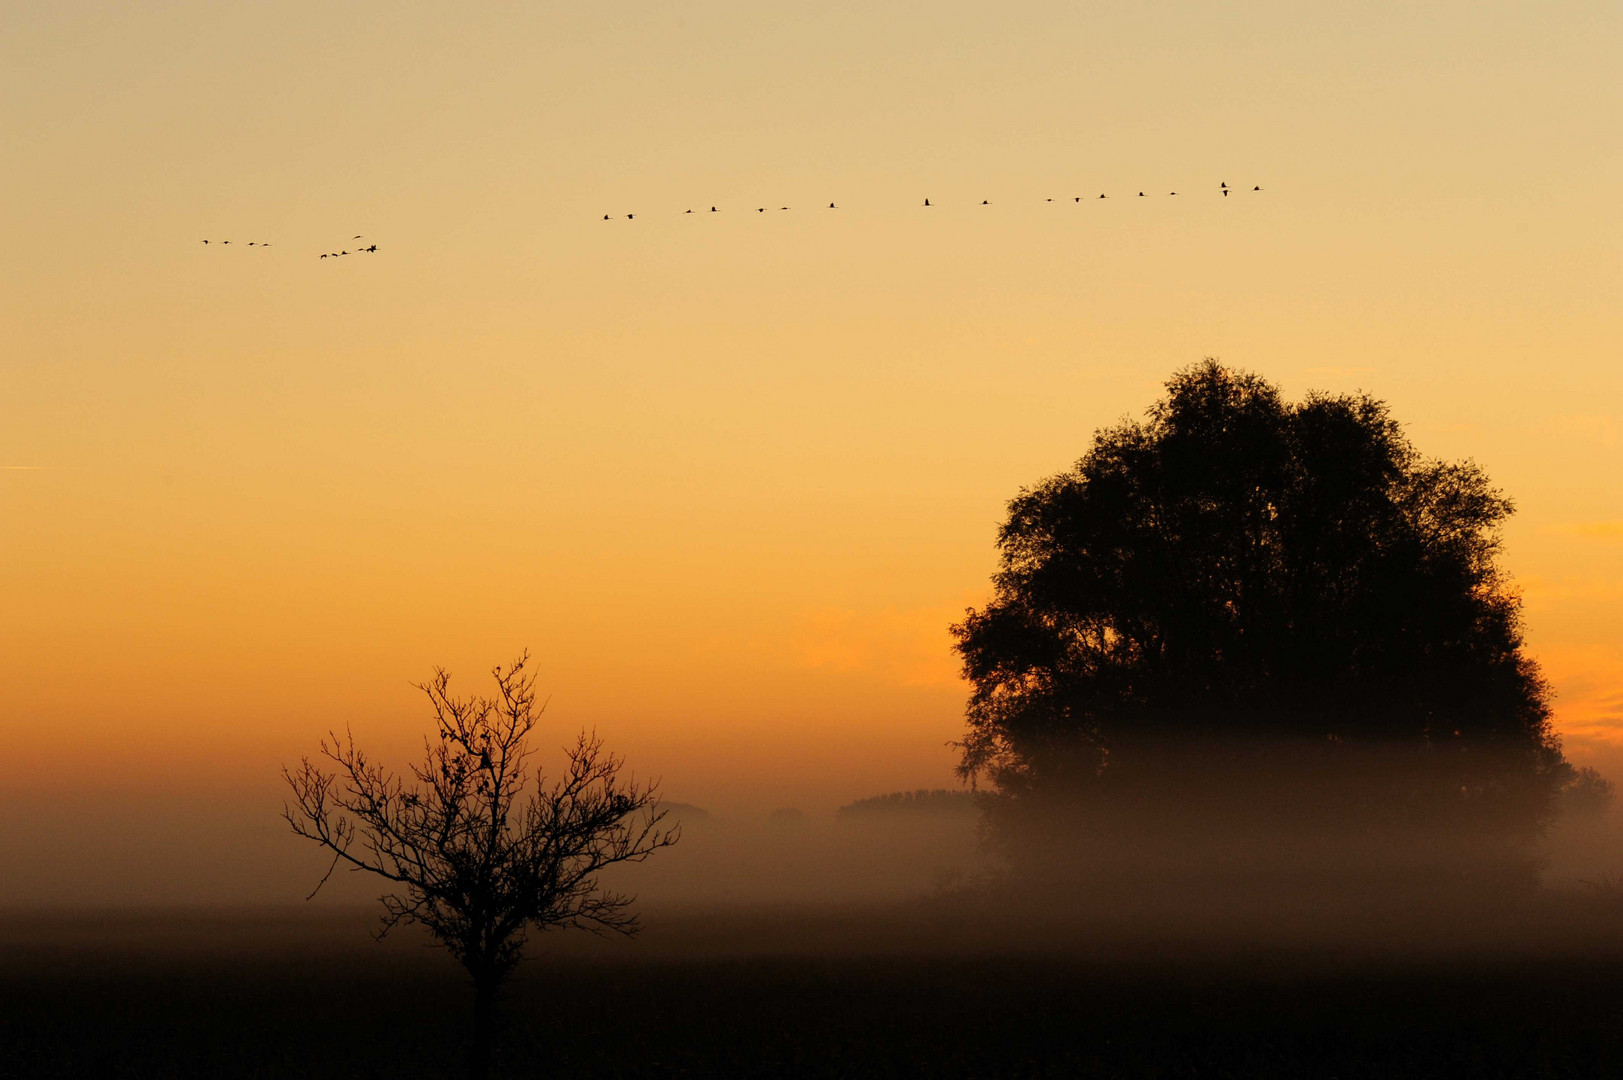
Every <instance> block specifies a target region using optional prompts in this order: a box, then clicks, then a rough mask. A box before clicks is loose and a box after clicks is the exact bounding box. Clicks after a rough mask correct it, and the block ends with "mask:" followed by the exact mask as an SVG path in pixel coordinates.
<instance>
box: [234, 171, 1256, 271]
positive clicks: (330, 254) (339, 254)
mask: <svg viewBox="0 0 1623 1080" xmlns="http://www.w3.org/2000/svg"><path fill="white" fill-rule="evenodd" d="M1217 190H1218V191H1220V192H1222V193H1223V197H1224V198H1228V196H1229V194H1230V193H1231V192H1234V191H1237V190H1239V189H1238V188H1231V187H1229V186H1228V182H1227V181H1224V182H1222V183H1219V184H1218V185H1217ZM1251 190H1252V191H1261V190H1262V185H1261V184H1257V185H1254V186H1253V187H1252V188H1251ZM1167 194H1168V195H1176V194H1178V193H1177V192H1176V191H1169V192H1167ZM1145 197H1146V196H1145V193H1144V192H1142V191H1140V192H1139V193H1138V198H1140V199H1142V198H1145ZM1099 198H1101V199H1108V198H1110V196H1109V195H1107V194H1105V193H1104V192H1102V191H1101V192H1100V193H1099ZM1044 201H1046V202H1055V201H1056V200H1054V199H1047V200H1044ZM1057 201H1059V202H1064V201H1065V200H1064V199H1059V200H1057ZM1071 201H1072V202H1078V203H1079V202H1081V201H1082V196H1080V195H1073V196H1072V197H1071ZM924 205H925V206H934V205H935V204H934V203H932V202H931V201H930V200H929V199H925V200H924ZM980 205H982V206H991V205H992V200H991V199H982V200H981V201H980ZM828 208H829V209H830V210H838V209H839V207H838V206H836V205H835V204H834V203H829V204H828ZM778 209H779V210H788V209H791V208H790V207H787V206H780V207H778ZM766 211H767V208H766V207H764V206H757V207H756V208H755V212H756V213H757V214H764V213H766ZM683 213H686V214H691V213H693V211H692V210H685V211H683ZM710 213H712V214H716V213H720V208H719V207H715V206H712V207H711V208H710ZM625 217H626V220H627V221H633V220H635V219H636V217H637V215H636V214H627V215H625ZM603 220H604V221H613V220H614V215H613V214H604V215H603ZM350 239H351V240H352V241H353V240H364V239H366V237H365V236H364V235H360V234H357V235H355V236H352V237H350ZM203 243H205V244H219V245H221V246H224V245H226V244H229V243H231V241H229V240H204V241H203ZM246 246H248V247H261V248H268V247H270V245H269V244H268V243H265V242H263V241H259V240H250V241H248V243H247V245H246ZM377 250H378V246H377V245H376V244H367V245H366V246H364V247H357V248H356V249H355V250H354V251H350V250H349V249H348V248H344V249H342V250H339V251H324V252H322V253H321V255H320V256H319V257H320V258H323V259H340V258H343V257H344V256H345V255H360V254H363V253H364V254H367V255H371V254H374V253H375V252H376V251H377Z"/></svg>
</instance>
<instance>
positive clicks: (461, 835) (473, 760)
mask: <svg viewBox="0 0 1623 1080" xmlns="http://www.w3.org/2000/svg"><path fill="white" fill-rule="evenodd" d="M528 659H529V656H528V654H527V653H526V654H525V655H524V656H522V657H520V658H519V660H518V661H517V662H515V663H514V664H512V665H511V666H510V667H508V668H506V669H503V668H501V667H497V668H495V669H494V670H493V672H492V674H493V675H494V677H495V680H496V686H497V690H498V696H497V697H496V698H487V697H468V698H457V697H453V696H452V695H451V693H450V680H451V677H450V675H449V674H447V673H446V672H445V671H444V670H443V669H441V670H436V672H435V676H434V679H433V680H432V681H431V682H429V683H427V684H426V685H421V686H419V689H421V690H422V691H423V692H424V693H425V694H426V695H427V696H428V699H429V702H430V703H431V705H432V706H433V709H434V716H435V720H436V722H437V724H436V734H435V737H434V738H433V739H432V740H429V739H425V740H424V745H425V749H426V755H425V758H424V760H423V763H422V764H420V765H415V766H413V767H412V768H411V777H412V779H410V780H407V779H405V778H403V777H401V776H399V775H397V774H395V773H392V772H389V771H388V770H386V769H384V768H382V767H381V766H379V765H377V764H375V763H373V762H372V761H371V760H370V759H368V758H367V756H366V754H365V753H364V752H363V751H361V750H360V749H358V748H357V747H356V745H355V740H354V737H353V735H349V734H346V736H345V737H344V738H343V739H339V738H338V736H337V735H336V734H329V736H328V737H327V738H325V739H323V740H322V743H321V756H322V757H324V758H326V759H328V760H329V761H331V762H333V763H334V764H335V765H336V766H337V768H336V769H335V770H334V771H332V772H328V771H324V770H323V769H322V768H320V767H318V766H317V765H315V764H313V763H312V762H311V761H310V760H309V759H308V758H306V759H304V760H303V761H302V762H301V764H300V767H299V769H298V770H297V771H293V770H289V769H285V768H284V769H283V775H284V776H285V777H286V779H287V782H288V784H289V786H290V787H291V788H292V792H293V803H292V804H291V805H290V806H287V807H285V808H284V811H283V816H284V817H285V818H286V819H287V821H288V823H289V824H290V825H291V826H292V827H293V831H294V832H295V833H297V834H298V835H300V836H303V837H305V838H307V839H310V840H314V841H316V842H317V843H319V844H320V845H321V846H322V847H324V848H326V849H328V850H329V851H331V852H332V854H333V861H332V865H331V866H330V867H329V868H328V870H327V874H326V876H324V877H323V878H322V879H321V882H320V883H318V884H317V886H316V891H317V892H319V891H320V889H321V886H322V885H324V884H326V882H327V880H328V878H330V877H331V876H332V873H333V871H334V870H336V869H337V868H338V867H339V866H344V865H347V866H348V867H349V869H351V870H355V871H364V872H366V873H369V874H375V875H377V876H378V877H381V878H383V879H384V880H386V881H388V882H391V883H392V884H393V885H394V886H395V888H394V890H393V891H391V892H388V893H386V894H385V895H384V896H383V897H382V902H383V907H384V917H383V926H382V929H381V930H380V932H379V936H382V935H383V934H385V933H387V932H388V931H389V930H390V929H392V928H393V927H395V926H397V925H400V924H402V923H417V924H419V925H421V926H423V927H424V928H425V929H426V930H427V931H428V932H429V933H430V934H431V935H432V936H433V937H434V939H435V940H436V941H437V942H439V943H440V944H441V945H443V946H445V947H446V948H447V949H449V950H450V952H451V954H452V955H453V956H455V957H456V959H457V960H458V961H459V962H460V963H461V964H462V965H463V967H465V968H466V969H467V971H468V974H469V975H471V976H472V978H473V983H474V991H475V997H474V1025H473V1034H472V1040H471V1043H470V1051H469V1071H470V1074H471V1075H472V1076H474V1077H482V1076H484V1075H485V1073H486V1072H487V1070H488V1067H489V1057H490V1051H491V1044H492V1041H493V1038H494V1008H495V1001H496V994H497V992H498V990H499V988H500V986H501V983H502V981H503V980H504V979H505V978H506V977H507V976H508V975H509V974H510V973H511V972H512V970H513V968H514V967H515V966H516V965H517V964H518V962H519V959H520V956H521V954H522V951H523V947H524V943H525V938H526V935H527V932H528V931H529V930H530V929H535V930H537V931H543V930H547V929H550V928H553V927H570V926H573V927H581V928H585V929H588V930H592V931H595V932H599V933H602V932H615V933H620V934H627V935H629V934H633V933H635V932H636V930H637V926H638V924H637V919H636V916H635V914H633V913H632V911H631V910H630V905H631V903H632V900H633V898H632V897H629V896H626V895H622V894H620V893H616V892H613V891H610V890H606V889H604V888H602V887H601V886H600V883H599V879H598V874H599V873H600V872H601V871H602V870H604V869H605V868H607V867H609V866H612V865H615V864H618V863H634V862H641V861H642V860H644V859H646V858H647V857H648V856H649V855H651V854H652V853H653V852H654V851H656V850H658V849H660V848H662V847H668V846H669V845H671V844H673V843H675V842H676V841H677V839H678V837H679V835H680V828H679V827H677V826H673V827H670V828H666V827H665V826H664V825H663V820H664V818H665V812H664V811H663V810H661V809H659V808H658V806H657V797H656V786H655V785H652V784H648V785H638V784H637V783H636V782H635V781H634V780H633V781H629V782H622V781H621V779H620V772H621V769H622V767H623V764H624V763H623V761H622V759H620V758H618V757H616V756H614V755H613V754H610V753H607V752H606V751H604V749H603V746H602V743H601V742H600V741H599V740H598V738H597V737H596V736H595V735H587V734H585V733H584V732H583V733H582V734H581V735H579V736H578V737H577V739H576V740H575V743H574V745H573V746H572V747H569V748H567V749H566V750H565V757H566V762H565V765H564V767H563V773H562V776H561V777H560V778H558V779H557V780H555V781H553V782H552V783H550V784H548V783H547V782H546V780H545V777H544V776H543V775H542V774H541V773H540V772H539V771H536V772H535V773H534V774H533V775H532V774H531V772H530V770H529V768H528V762H529V759H530V758H531V756H532V754H533V751H532V749H531V748H530V746H529V743H528V739H529V735H530V733H531V732H532V731H533V730H534V728H535V726H536V723H537V722H538V721H539V719H540V716H541V713H542V712H543V710H544V708H545V706H544V705H543V706H540V707H538V706H537V705H536V700H535V678H534V676H531V675H527V674H526V673H525V665H526V663H527V662H528ZM310 895H311V896H314V895H315V892H312V893H311V894H310Z"/></svg>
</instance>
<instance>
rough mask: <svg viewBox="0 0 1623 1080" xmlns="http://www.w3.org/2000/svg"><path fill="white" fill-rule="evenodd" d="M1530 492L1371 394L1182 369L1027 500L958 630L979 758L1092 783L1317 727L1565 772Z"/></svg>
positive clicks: (1540, 779) (1448, 755)
mask: <svg viewBox="0 0 1623 1080" xmlns="http://www.w3.org/2000/svg"><path fill="white" fill-rule="evenodd" d="M1511 512H1512V506H1511V503H1510V501H1509V500H1508V499H1507V498H1505V496H1504V495H1503V494H1501V493H1500V492H1499V491H1498V490H1497V489H1495V488H1494V487H1493V486H1492V485H1491V484H1490V483H1489V481H1488V479H1487V477H1486V476H1485V475H1484V474H1483V472H1482V471H1481V469H1479V468H1478V467H1477V466H1476V465H1474V464H1472V463H1471V462H1468V461H1467V462H1442V461H1436V460H1432V459H1429V458H1426V457H1424V456H1422V455H1421V454H1420V453H1419V452H1418V451H1417V450H1416V449H1415V448H1414V446H1412V445H1411V444H1410V442H1409V441H1408V439H1407V438H1406V437H1405V435H1404V433H1403V431H1402V430H1401V428H1400V426H1399V425H1398V423H1397V422H1396V421H1395V420H1394V419H1393V418H1392V416H1391V414H1390V413H1389V411H1388V409H1387V407H1386V406H1385V405H1384V404H1383V403H1381V402H1379V401H1376V400H1374V399H1372V398H1370V397H1368V396H1363V395H1356V396H1346V395H1330V394H1323V393H1314V394H1310V395H1308V396H1307V397H1306V399H1305V400H1303V401H1301V402H1300V403H1295V404H1293V403H1290V402H1287V401H1285V400H1284V399H1283V398H1282V397H1281V395H1280V392H1279V390H1278V389H1277V388H1276V387H1274V386H1273V385H1271V384H1270V383H1268V382H1267V381H1265V380H1264V379H1262V378H1260V377H1258V376H1256V375H1252V374H1248V373H1245V372H1240V371H1234V370H1231V369H1228V368H1225V367H1223V366H1221V365H1220V364H1218V363H1217V362H1216V361H1212V360H1208V361H1206V362H1204V363H1201V364H1199V365H1196V366H1194V367H1191V368H1188V369H1186V370H1184V371H1181V372H1179V373H1177V374H1176V375H1175V376H1174V377H1173V378H1172V379H1171V380H1170V381H1169V382H1168V383H1167V393H1166V397H1165V398H1164V399H1163V400H1161V401H1159V402H1157V403H1156V404H1155V405H1154V406H1153V407H1152V408H1151V409H1150V410H1149V413H1148V415H1147V417H1146V418H1145V419H1144V420H1142V421H1133V420H1127V421H1124V422H1122V423H1120V424H1119V425H1117V426H1115V427H1111V428H1108V429H1105V430H1101V431H1099V432H1097V433H1096V434H1095V436H1094V440H1093V445H1092V447H1091V448H1090V449H1089V450H1088V452H1087V454H1086V455H1085V456H1084V457H1083V458H1082V459H1081V460H1080V461H1079V462H1078V463H1077V464H1076V465H1075V467H1073V468H1072V469H1070V470H1068V471H1066V472H1063V473H1060V474H1059V475H1057V476H1053V477H1050V478H1049V479H1047V480H1045V481H1043V482H1042V483H1040V484H1038V485H1037V486H1035V487H1033V488H1030V489H1027V490H1024V491H1022V492H1021V493H1020V494H1019V495H1018V496H1017V497H1016V498H1015V499H1013V500H1012V501H1011V502H1010V504H1009V516H1008V520H1007V521H1006V522H1005V523H1004V524H1003V526H1002V527H1001V529H1000V531H999V533H998V547H999V550H1000V553H1001V565H1000V568H999V570H998V571H997V573H996V575H995V576H994V578H993V584H994V595H993V597H992V599H991V600H990V602H988V603H987V604H986V605H985V606H984V607H982V608H980V609H979V610H970V611H969V612H967V614H966V617H965V619H964V621H963V622H962V623H961V624H958V625H957V626H954V627H953V632H954V634H955V636H956V637H957V649H958V651H959V653H960V655H961V657H962V659H963V666H964V672H965V675H966V677H967V678H968V679H969V680H970V681H971V683H972V684H973V692H972V696H971V698H970V701H969V705H968V709H967V721H968V724H967V727H968V731H967V734H966V735H965V737H964V739H963V741H962V742H961V743H960V748H961V751H962V757H961V762H960V769H961V771H962V772H963V773H964V774H965V775H966V776H968V777H971V778H980V779H985V780H990V781H992V782H993V783H994V784H996V785H997V786H998V787H999V788H1000V789H1001V790H1002V791H1004V792H1005V793H1013V794H1016V795H1018V794H1019V793H1021V792H1023V791H1025V792H1029V791H1036V790H1040V789H1044V788H1049V789H1053V788H1060V789H1070V790H1078V789H1082V788H1086V787H1088V786H1090V785H1092V786H1098V785H1099V784H1101V783H1104V782H1107V781H1108V780H1109V779H1110V778H1111V777H1112V776H1115V775H1123V774H1131V773H1132V772H1133V770H1134V769H1135V768H1138V767H1140V766H1141V765H1143V763H1144V762H1145V761H1146V760H1148V758H1149V757H1151V756H1153V755H1150V754H1149V753H1147V751H1146V749H1145V748H1146V747H1150V746H1166V745H1169V744H1173V743H1178V742H1184V743H1188V742H1191V741H1193V742H1201V741H1209V740H1218V739H1221V740H1227V741H1229V742H1231V743H1232V742H1235V741H1239V742H1247V741H1250V742H1262V741H1266V740H1298V741H1304V740H1305V741H1307V742H1309V743H1316V744H1318V745H1321V746H1322V745H1326V744H1329V745H1336V744H1341V745H1364V746H1372V745H1381V746H1385V747H1391V746H1404V747H1414V748H1423V749H1425V750H1426V751H1427V752H1428V753H1429V754H1430V755H1431V756H1432V757H1433V758H1435V759H1438V760H1448V761H1453V762H1456V763H1458V762H1465V761H1473V762H1483V761H1486V760H1487V759H1488V758H1490V757H1491V758H1493V760H1495V761H1496V762H1500V763H1501V765H1502V763H1503V762H1505V761H1507V760H1508V761H1511V762H1513V763H1514V764H1513V765H1512V767H1511V769H1510V774H1514V776H1516V777H1517V778H1518V779H1517V780H1516V781H1515V785H1516V786H1518V787H1520V788H1522V789H1523V793H1524V794H1527V795H1529V796H1536V795H1537V793H1538V792H1540V791H1546V789H1549V790H1553V788H1552V787H1551V785H1554V784H1556V783H1558V782H1560V781H1561V780H1563V779H1564V778H1565V777H1566V775H1567V774H1568V773H1569V772H1570V769H1569V768H1568V767H1567V766H1566V765H1565V763H1564V762H1563V761H1562V758H1561V753H1560V748H1559V743H1558V741H1557V739H1556V738H1555V736H1554V734H1553V732H1552V729H1551V724H1550V709H1549V701H1550V691H1549V688H1548V686H1547V684H1546V683H1545V681H1544V679H1543V678H1542V677H1541V675H1540V673H1539V670H1538V667H1537V665H1536V664H1535V663H1534V661H1533V660H1532V659H1530V658H1529V657H1528V656H1527V655H1525V653H1524V652H1523V641H1522V626H1521V619H1520V609H1519V602H1518V599H1517V596H1516V594H1515V593H1514V591H1512V589H1511V588H1510V587H1509V584H1508V582H1507V580H1506V578H1505V576H1504V574H1503V573H1502V571H1501V570H1500V569H1499V568H1498V565H1497V562H1496V558H1497V555H1498V553H1499V534H1498V529H1499V526H1500V525H1501V523H1502V522H1503V521H1504V520H1505V519H1506V517H1508V516H1509V515H1510V513H1511ZM1510 774H1507V773H1506V772H1505V771H1504V769H1503V768H1502V767H1500V768H1499V769H1498V772H1497V774H1496V775H1497V776H1498V777H1499V778H1500V779H1499V780H1497V781H1495V783H1498V784H1500V786H1501V787H1503V783H1502V781H1503V777H1504V776H1506V775H1510ZM1450 783H1454V781H1452V780H1451V781H1450ZM1455 790H1458V787H1457V786H1456V788H1455ZM1547 793H1548V792H1546V794H1547Z"/></svg>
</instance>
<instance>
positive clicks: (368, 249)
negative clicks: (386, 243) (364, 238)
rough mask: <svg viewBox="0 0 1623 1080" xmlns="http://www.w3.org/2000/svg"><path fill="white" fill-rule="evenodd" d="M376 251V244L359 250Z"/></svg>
mask: <svg viewBox="0 0 1623 1080" xmlns="http://www.w3.org/2000/svg"><path fill="white" fill-rule="evenodd" d="M377 249H378V246H377V245H376V244H373V245H372V246H371V247H363V248H362V249H361V250H362V251H376V250H377Z"/></svg>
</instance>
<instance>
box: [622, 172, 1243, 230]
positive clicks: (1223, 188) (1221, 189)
mask: <svg viewBox="0 0 1623 1080" xmlns="http://www.w3.org/2000/svg"><path fill="white" fill-rule="evenodd" d="M1216 190H1217V193H1218V194H1220V195H1221V196H1222V197H1223V198H1225V199H1226V198H1228V197H1229V194H1230V193H1231V192H1234V191H1238V190H1240V189H1239V188H1231V187H1229V185H1228V181H1227V180H1223V181H1219V182H1218V185H1217V188H1216ZM1251 191H1252V192H1260V191H1262V185H1261V184H1253V185H1252V187H1251ZM1129 194H1130V195H1132V197H1134V198H1139V199H1145V198H1150V197H1151V196H1150V195H1149V194H1148V193H1147V192H1143V191H1140V192H1137V193H1136V194H1133V193H1129ZM1176 194H1178V193H1177V192H1176V191H1169V192H1167V195H1168V196H1170V195H1176ZM1110 197H1111V196H1110V195H1109V193H1107V192H1103V191H1101V192H1100V193H1099V195H1098V198H1100V199H1108V198H1110ZM1164 197H1165V196H1163V198H1164ZM1082 199H1083V196H1081V195H1073V196H1071V202H1072V203H1080V202H1081V201H1082ZM970 201H971V203H972V204H973V205H979V206H991V205H992V200H991V199H982V200H981V201H980V202H979V203H978V204H977V203H974V200H970ZM1043 201H1044V202H1064V201H1065V200H1064V199H1055V198H1053V197H1049V198H1046V199H1044V200H1043ZM938 205H941V204H939V203H936V202H932V201H931V200H930V199H928V198H926V199H925V200H924V203H923V206H922V207H921V209H922V208H923V207H931V208H933V207H936V206H938ZM745 209H746V210H748V209H753V210H754V211H755V213H757V214H764V213H766V212H767V210H768V207H765V206H757V207H753V208H751V207H746V208H745ZM778 209H779V210H789V209H791V207H788V206H780V207H778ZM828 209H830V210H838V209H839V207H838V206H836V205H835V204H834V203H829V204H828ZM699 212H703V211H702V210H701V211H695V210H692V209H688V210H683V211H682V214H683V215H686V214H692V213H699ZM708 212H709V213H712V214H718V213H721V212H722V211H721V210H720V208H719V207H715V206H712V207H711V208H710V209H709V211H708ZM618 218H624V219H625V220H626V221H635V220H637V215H636V214H634V213H631V214H618V215H616V214H604V215H603V220H604V221H614V220H617V219H618Z"/></svg>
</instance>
